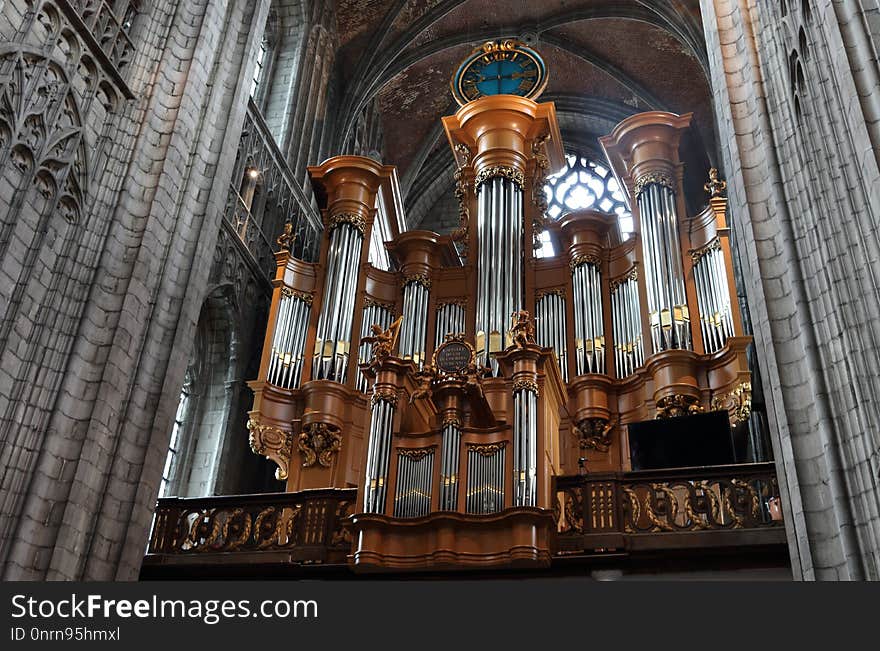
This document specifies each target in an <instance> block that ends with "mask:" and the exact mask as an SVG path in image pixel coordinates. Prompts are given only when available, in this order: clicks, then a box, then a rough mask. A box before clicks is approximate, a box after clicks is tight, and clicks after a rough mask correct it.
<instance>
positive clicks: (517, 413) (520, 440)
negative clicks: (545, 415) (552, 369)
mask: <svg viewBox="0 0 880 651" xmlns="http://www.w3.org/2000/svg"><path fill="white" fill-rule="evenodd" d="M537 436H538V392H537V390H536V389H535V388H528V387H524V388H519V389H515V390H514V393H513V505H514V506H535V502H536V497H537V495H536V492H535V491H536V489H537V476H538V475H537V472H538V440H537Z"/></svg>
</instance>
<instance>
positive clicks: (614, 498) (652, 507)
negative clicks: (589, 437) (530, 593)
mask: <svg viewBox="0 0 880 651" xmlns="http://www.w3.org/2000/svg"><path fill="white" fill-rule="evenodd" d="M778 499H779V486H778V483H777V480H776V471H775V468H774V466H773V464H772V463H755V464H743V465H734V466H717V467H712V468H678V469H673V470H663V471H642V472H629V473H591V474H588V475H583V476H573V477H557V478H556V505H555V509H554V511H555V515H556V522H557V534H558V539H559V542H560V549H563V550H570V549H574V548H577V547H578V543H579V541H580V540H581V539H582V538H583V537H584V536H590V535H593V534H608V533H613V534H618V535H649V534H656V533H664V532H703V531H717V530H727V531H732V530H737V529H763V528H772V527H781V526H782V522H781V521H780V520H777V519H774V518H773V517H772V515H771V507H772V504H773V501H774V500H778Z"/></svg>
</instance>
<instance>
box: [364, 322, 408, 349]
mask: <svg viewBox="0 0 880 651" xmlns="http://www.w3.org/2000/svg"><path fill="white" fill-rule="evenodd" d="M401 321H403V315H401V316H399V317H397V319H396V320H395V321H394V323H392V324H391V325H390V326H388V329H387V330H382V326H380V325H378V324H376V323H374V324H373V325H371V326H370V332H372V333H373V335H372V336H370V337H364V343H368V344H373V359H384V358H386V357H390V356H391V353H392V352H393V351H394V346H395V345H396V344H397V337H398V335H399V334H400V323H401Z"/></svg>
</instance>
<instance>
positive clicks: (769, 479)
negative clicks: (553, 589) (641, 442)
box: [145, 463, 785, 575]
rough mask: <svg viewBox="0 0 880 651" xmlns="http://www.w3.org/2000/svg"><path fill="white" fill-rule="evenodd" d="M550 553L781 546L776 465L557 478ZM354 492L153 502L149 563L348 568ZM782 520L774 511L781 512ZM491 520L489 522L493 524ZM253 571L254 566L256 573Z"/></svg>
mask: <svg viewBox="0 0 880 651" xmlns="http://www.w3.org/2000/svg"><path fill="white" fill-rule="evenodd" d="M554 483H555V491H556V496H557V500H556V507H555V509H554V511H555V513H554V515H555V519H556V531H555V532H554V533H555V536H554V540H553V555H554V557H555V558H556V559H562V558H567V559H576V558H577V557H594V556H597V555H603V554H608V553H612V554H614V555H616V556H627V555H635V554H639V553H654V554H656V553H663V552H675V551H676V550H678V551H680V550H692V551H694V552H696V553H698V554H699V553H701V552H702V551H703V550H708V549H712V548H715V549H719V550H722V551H723V550H724V549H727V550H735V555H736V557H737V558H740V559H745V558H747V555H748V553H749V552H748V549H749V548H750V547H751V548H752V549H754V550H755V551H756V553H758V551H759V549H760V550H765V551H766V550H768V549H775V550H778V549H780V548H781V547H782V546H784V544H785V530H784V527H783V524H782V521H781V520H780V519H775V518H774V514H775V513H778V510H777V509H775V508H774V504H773V501H774V500H778V499H779V490H778V486H777V481H776V474H775V469H774V467H773V464H772V463H756V464H744V465H732V466H714V467H706V468H680V469H674V470H662V471H643V472H629V473H590V474H587V475H579V476H565V477H556V478H555V479H554ZM356 496H357V490H356V489H353V488H351V489H332V488H331V489H316V490H306V491H300V492H297V493H266V494H258V495H230V496H224V497H204V498H163V499H160V500H159V504H158V507H157V510H156V515H155V520H154V522H153V532H152V536H151V539H150V544H149V547H148V549H147V557H146V559H145V567H147V568H150V567H152V568H155V567H158V566H166V567H168V566H178V567H187V566H189V567H196V566H198V567H199V568H201V571H203V572H205V571H207V572H208V573H209V574H210V573H216V574H218V575H221V574H223V570H222V569H221V568H222V566H223V565H224V564H232V565H238V566H250V565H255V566H264V567H265V566H272V567H280V566H283V565H291V564H293V565H296V566H304V565H312V564H321V565H325V566H330V565H335V566H340V567H341V566H345V565H346V563H347V560H346V559H347V556H348V555H349V554H351V553H352V539H351V534H350V532H349V516H350V515H352V514H353V513H355V511H356V510H357V508H356V504H355V502H356ZM777 517H778V516H777ZM488 526H492V525H491V524H490V525H488ZM256 571H258V570H256Z"/></svg>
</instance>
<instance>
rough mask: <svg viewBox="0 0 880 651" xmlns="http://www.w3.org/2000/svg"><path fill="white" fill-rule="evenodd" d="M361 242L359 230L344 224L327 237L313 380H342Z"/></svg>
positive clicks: (346, 365) (344, 222)
mask: <svg viewBox="0 0 880 651" xmlns="http://www.w3.org/2000/svg"><path fill="white" fill-rule="evenodd" d="M363 242H364V233H363V230H362V227H360V226H358V225H355V224H352V223H350V222H347V221H340V222H338V223H336V224H335V227H334V228H333V232H332V233H331V235H330V247H329V250H328V254H327V276H326V281H325V286H324V300H323V302H322V304H321V314H320V316H319V317H318V328H317V335H316V341H315V355H314V359H313V363H312V377H313V378H314V379H327V380H334V381H336V382H344V381H345V373H346V370H347V369H348V358H349V353H350V347H351V324H352V320H353V317H354V313H353V309H352V308H353V306H354V300H355V292H356V289H357V279H358V270H359V268H360V258H361V249H362V247H363Z"/></svg>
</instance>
